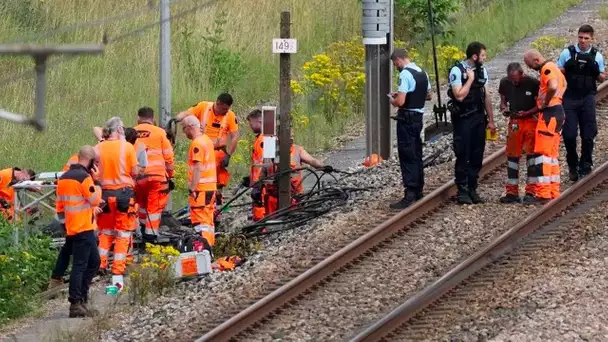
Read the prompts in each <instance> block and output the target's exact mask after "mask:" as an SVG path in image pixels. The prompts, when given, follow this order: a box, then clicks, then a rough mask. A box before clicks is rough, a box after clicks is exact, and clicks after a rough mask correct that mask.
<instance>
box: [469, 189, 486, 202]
mask: <svg viewBox="0 0 608 342" xmlns="http://www.w3.org/2000/svg"><path fill="white" fill-rule="evenodd" d="M469 197H470V198H471V201H472V202H473V204H480V203H483V199H482V198H481V196H479V194H478V193H477V190H469Z"/></svg>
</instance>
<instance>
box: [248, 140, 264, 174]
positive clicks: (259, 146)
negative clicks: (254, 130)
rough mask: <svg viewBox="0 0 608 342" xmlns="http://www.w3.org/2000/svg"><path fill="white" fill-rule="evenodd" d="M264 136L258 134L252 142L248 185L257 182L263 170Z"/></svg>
mask: <svg viewBox="0 0 608 342" xmlns="http://www.w3.org/2000/svg"><path fill="white" fill-rule="evenodd" d="M263 146H264V135H262V134H258V135H257V137H256V139H255V141H254V142H253V150H252V153H251V170H250V172H249V180H250V185H251V184H253V183H255V182H257V181H259V180H260V178H261V177H262V170H263V169H264V148H263Z"/></svg>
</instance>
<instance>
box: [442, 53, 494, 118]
mask: <svg viewBox="0 0 608 342" xmlns="http://www.w3.org/2000/svg"><path fill="white" fill-rule="evenodd" d="M455 66H456V67H457V68H458V69H460V81H461V82H462V85H464V84H465V83H466V82H467V71H466V69H465V68H464V66H463V65H462V64H461V63H460V62H456V64H455ZM484 70H485V69H484V67H483V66H481V67H479V68H476V69H475V71H474V74H475V76H474V77H475V80H474V81H473V84H471V88H470V90H469V93H468V94H467V96H466V97H465V98H464V99H463V100H462V102H460V101H458V100H456V97H455V96H454V93H453V92H452V86H449V87H448V97H449V98H450V99H451V100H452V101H453V102H454V103H455V104H456V105H457V106H459V107H462V109H470V108H472V107H477V108H478V109H482V108H483V105H484V102H485V99H486V92H485V88H484V87H485V82H487V81H488V80H486V79H485V77H484V74H485V72H484ZM448 77H449V75H448ZM448 81H449V80H448Z"/></svg>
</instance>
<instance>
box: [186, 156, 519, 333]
mask: <svg viewBox="0 0 608 342" xmlns="http://www.w3.org/2000/svg"><path fill="white" fill-rule="evenodd" d="M506 160H507V158H506V154H505V148H504V147H502V148H500V149H499V150H498V151H496V152H494V153H493V154H492V155H490V156H488V157H487V158H485V159H484V161H483V166H482V168H481V170H480V177H484V176H486V175H488V174H490V173H491V172H493V171H494V170H496V169H497V168H498V167H500V166H503V165H504V164H505V162H506ZM454 194H456V184H455V183H454V180H450V181H449V182H447V183H445V184H443V185H442V186H441V187H439V188H437V189H435V190H434V191H433V192H431V193H430V194H428V195H427V196H426V197H423V198H422V199H421V200H420V201H418V202H416V203H414V204H413V205H412V206H411V207H408V208H407V209H405V210H403V211H402V212H400V213H399V214H397V215H395V216H393V217H391V218H390V219H389V220H387V221H385V222H383V223H382V224H380V225H379V226H377V227H375V228H374V229H372V230H371V231H369V232H368V233H366V234H364V235H362V236H361V237H359V238H358V239H356V240H355V241H353V242H351V243H350V244H348V245H346V246H345V247H343V248H342V249H340V250H339V251H337V252H336V253H334V254H332V255H331V256H330V257H328V258H327V259H325V260H323V261H321V262H320V263H318V264H317V265H315V266H313V267H312V268H310V269H308V270H307V271H305V272H304V273H302V274H300V275H299V276H298V277H296V278H294V279H292V280H291V281H289V282H287V283H286V284H284V285H283V286H281V287H279V288H278V289H276V290H274V291H273V292H271V293H270V294H268V295H267V296H265V297H264V298H262V299H261V300H259V301H258V302H256V303H254V304H252V305H251V306H249V307H248V308H246V309H245V310H243V311H241V312H239V313H238V314H236V315H235V316H233V317H231V318H230V319H229V320H227V321H225V322H223V323H221V324H220V325H218V326H217V327H215V328H213V329H212V330H210V331H209V332H207V333H206V334H205V335H203V336H202V337H200V338H199V339H197V340H196V341H197V342H202V341H227V340H230V339H231V338H233V337H235V336H236V335H238V334H239V333H240V332H242V331H244V330H246V329H247V328H249V327H250V326H252V325H254V324H255V323H256V322H258V321H259V320H261V319H263V318H264V317H266V316H267V315H269V314H271V313H272V312H273V311H274V310H276V309H278V308H280V307H281V306H283V305H284V304H286V303H288V302H289V301H291V300H292V299H294V298H296V297H298V296H300V295H302V294H303V293H304V292H306V291H307V290H308V289H309V288H311V287H313V286H314V285H316V284H318V283H319V282H321V281H322V280H324V279H325V278H327V277H329V276H330V275H332V274H333V273H335V272H336V271H338V270H339V269H341V268H342V267H344V266H346V265H347V264H349V263H351V262H352V261H353V260H355V259H357V258H358V257H360V256H361V255H363V254H365V253H366V252H367V251H369V250H370V249H372V248H373V247H374V246H376V245H378V244H380V243H382V242H383V241H385V240H387V239H388V238H390V237H391V236H392V235H393V234H395V233H397V232H399V231H401V230H403V229H404V228H405V227H407V226H408V225H410V224H412V223H415V222H416V221H418V220H420V219H421V218H423V217H424V216H425V215H428V214H429V213H431V212H432V211H433V210H435V209H437V208H438V207H439V206H440V205H441V204H442V203H444V202H445V201H446V200H447V199H448V198H450V197H451V196H453V195H454Z"/></svg>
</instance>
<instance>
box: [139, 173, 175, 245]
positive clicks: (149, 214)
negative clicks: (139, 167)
mask: <svg viewBox="0 0 608 342" xmlns="http://www.w3.org/2000/svg"><path fill="white" fill-rule="evenodd" d="M135 197H136V199H137V204H138V206H139V211H138V216H139V225H140V226H143V227H145V230H144V231H143V232H142V233H144V234H148V235H154V236H156V235H158V229H159V227H160V219H161V216H162V212H163V209H165V206H166V205H167V202H168V201H169V183H167V182H166V181H165V182H161V181H157V180H150V179H148V178H141V179H139V180H137V185H136V187H135Z"/></svg>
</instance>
